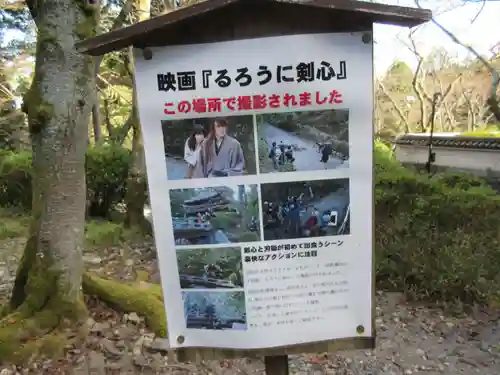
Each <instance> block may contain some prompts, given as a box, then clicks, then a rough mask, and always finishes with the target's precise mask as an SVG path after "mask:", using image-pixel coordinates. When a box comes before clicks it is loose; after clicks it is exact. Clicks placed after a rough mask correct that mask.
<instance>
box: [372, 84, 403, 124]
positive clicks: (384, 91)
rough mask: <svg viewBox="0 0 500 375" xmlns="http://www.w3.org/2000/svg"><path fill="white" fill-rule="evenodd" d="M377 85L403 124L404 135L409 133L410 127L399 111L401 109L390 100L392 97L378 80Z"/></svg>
mask: <svg viewBox="0 0 500 375" xmlns="http://www.w3.org/2000/svg"><path fill="white" fill-rule="evenodd" d="M378 85H379V87H380V89H381V90H382V93H383V94H384V95H385V96H386V97H387V98H388V99H389V101H390V102H391V104H392V106H393V107H394V109H395V110H396V113H397V114H398V116H399V118H400V119H401V121H402V122H403V124H404V126H405V133H410V131H411V130H410V125H409V124H408V119H407V117H406V116H405V114H404V113H403V111H402V110H401V108H399V105H398V104H397V103H396V101H395V100H394V99H393V98H392V96H391V95H390V94H389V92H388V91H387V90H386V88H385V86H384V84H383V83H382V81H380V80H379V81H378Z"/></svg>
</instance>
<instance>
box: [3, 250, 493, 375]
mask: <svg viewBox="0 0 500 375" xmlns="http://www.w3.org/2000/svg"><path fill="white" fill-rule="evenodd" d="M11 243H12V244H14V245H16V246H19V243H15V242H11ZM5 246H7V245H6V244H5V243H0V254H2V255H0V276H1V280H2V281H3V282H2V283H0V286H1V287H0V296H1V294H3V295H4V296H5V295H6V294H5V293H8V289H9V288H8V287H7V283H9V282H11V281H12V279H11V275H12V272H13V269H12V268H11V267H13V265H14V264H15V263H16V262H15V260H16V255H15V254H14V255H13V253H12V252H8V251H4V250H5ZM146 247H147V246H146ZM122 253H124V254H128V255H126V256H127V257H128V258H126V259H124V258H123V257H122V256H119V255H117V254H116V249H109V252H107V253H106V252H105V253H101V254H95V255H93V256H91V255H87V256H86V260H87V263H88V266H89V267H92V268H95V269H97V270H98V271H100V272H102V273H104V274H107V275H109V276H114V277H119V278H121V279H131V278H133V277H134V275H137V272H138V270H140V271H142V273H143V274H149V275H152V276H151V277H150V282H155V281H156V282H157V281H158V274H157V271H156V269H155V267H156V266H155V261H154V259H153V258H154V256H153V255H152V252H151V251H150V249H147V248H132V249H128V250H127V251H125V252H122ZM147 254H149V255H147ZM104 265H105V266H104ZM104 267H106V268H104ZM88 304H89V306H90V308H91V312H92V317H91V318H89V320H88V323H87V324H88V326H89V329H90V335H89V337H88V338H87V341H86V344H85V346H84V347H83V348H82V347H78V348H73V347H68V348H67V354H66V358H65V359H64V360H60V361H57V362H53V361H50V360H48V361H43V362H36V363H30V364H26V365H25V366H24V367H22V368H13V367H7V368H2V367H1V366H0V375H14V374H16V375H18V374H50V375H56V374H72V375H91V374H93V375H104V374H151V375H152V374H168V375H175V374H177V375H181V374H185V375H187V374H205V375H208V374H212V375H229V374H264V369H263V364H262V362H261V361H260V360H249V359H243V360H238V361H222V362H218V361H217V362H213V361H212V362H207V363H202V364H197V365H195V364H181V363H178V362H176V360H175V356H174V355H173V353H171V352H170V353H169V351H168V350H167V349H166V348H165V346H166V344H167V343H166V341H165V340H164V339H157V338H155V337H154V335H153V334H151V333H150V332H149V331H148V330H147V329H146V328H145V327H144V324H143V321H142V319H141V318H140V317H138V316H137V314H129V315H125V316H124V315H122V314H118V313H116V312H114V311H112V310H109V309H108V308H106V307H105V306H102V304H100V303H99V302H97V301H93V300H88ZM498 318H499V316H498V312H494V311H489V312H486V311H476V312H475V313H474V314H471V315H468V316H462V317H453V316H450V315H447V314H445V313H444V312H443V311H442V310H439V309H433V308H428V307H422V306H412V305H410V304H408V303H405V301H404V299H403V296H402V295H401V294H397V293H382V292H380V293H379V294H378V296H377V319H376V326H377V332H378V337H377V348H376V350H374V351H373V352H372V351H357V352H343V353H337V354H335V355H334V354H332V353H320V354H315V355H300V356H292V357H290V368H291V373H292V374H304V375H306V374H307V375H321V374H339V375H400V374H401V375H412V374H428V375H437V374H446V375H458V374H460V375H472V374H481V375H498V374H500V324H499V320H498Z"/></svg>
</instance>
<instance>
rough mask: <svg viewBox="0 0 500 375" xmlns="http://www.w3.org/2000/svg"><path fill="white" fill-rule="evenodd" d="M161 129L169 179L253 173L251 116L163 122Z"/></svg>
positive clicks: (254, 167) (254, 164)
mask: <svg viewBox="0 0 500 375" xmlns="http://www.w3.org/2000/svg"><path fill="white" fill-rule="evenodd" d="M162 130H163V138H164V145H165V157H166V160H167V177H168V179H169V180H180V179H197V178H214V177H232V176H242V175H246V174H255V173H256V161H255V144H254V133H253V118H252V116H233V117H227V118H205V119H196V120H178V121H164V122H162ZM181 142H182V143H181Z"/></svg>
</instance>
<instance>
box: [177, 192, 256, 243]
mask: <svg viewBox="0 0 500 375" xmlns="http://www.w3.org/2000/svg"><path fill="white" fill-rule="evenodd" d="M257 190H258V186H257V185H235V186H216V187H210V188H190V189H174V190H170V206H171V212H172V226H173V232H174V239H175V244H176V245H177V246H183V245H211V244H224V243H238V242H253V241H261V239H262V235H261V230H260V217H261V215H260V211H259V201H258V199H259V198H258V191H257Z"/></svg>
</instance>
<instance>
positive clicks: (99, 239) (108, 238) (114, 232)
mask: <svg viewBox="0 0 500 375" xmlns="http://www.w3.org/2000/svg"><path fill="white" fill-rule="evenodd" d="M124 235H125V229H124V227H123V225H120V224H116V223H111V222H109V221H95V220H92V221H89V222H88V223H87V224H86V225H85V239H86V241H87V243H88V244H89V245H93V246H117V245H119V244H120V243H121V242H122V241H123V240H124Z"/></svg>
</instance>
